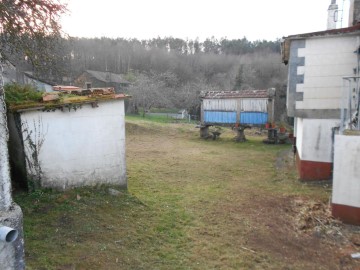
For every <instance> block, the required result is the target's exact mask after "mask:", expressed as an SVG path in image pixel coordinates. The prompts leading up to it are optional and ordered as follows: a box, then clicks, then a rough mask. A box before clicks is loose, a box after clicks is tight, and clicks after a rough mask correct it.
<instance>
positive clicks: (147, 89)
mask: <svg viewBox="0 0 360 270" xmlns="http://www.w3.org/2000/svg"><path fill="white" fill-rule="evenodd" d="M160 77H161V74H160V75H155V74H154V75H151V76H149V75H146V74H139V75H138V76H137V78H136V82H135V83H134V84H133V85H132V86H131V87H130V88H129V93H130V94H131V95H132V103H133V106H134V108H136V109H137V108H139V107H141V108H142V109H143V117H145V113H146V112H147V111H149V110H150V109H151V108H152V107H154V106H157V107H166V106H169V105H170V101H169V100H168V99H167V98H166V94H165V92H166V91H165V88H166V83H165V82H164V81H162V80H161V79H160ZM136 109H135V111H136Z"/></svg>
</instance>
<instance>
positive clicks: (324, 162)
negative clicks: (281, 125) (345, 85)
mask: <svg viewBox="0 0 360 270" xmlns="http://www.w3.org/2000/svg"><path fill="white" fill-rule="evenodd" d="M295 123H296V128H295V131H296V133H295V135H296V148H297V167H298V170H299V175H300V178H301V179H302V180H326V179H330V178H331V176H332V162H333V161H332V160H333V148H332V147H333V128H334V127H338V126H339V124H340V120H337V119H303V118H296V121H295Z"/></svg>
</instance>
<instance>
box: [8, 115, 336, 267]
mask: <svg viewBox="0 0 360 270" xmlns="http://www.w3.org/2000/svg"><path fill="white" fill-rule="evenodd" d="M126 128H127V138H126V140H127V167H128V190H127V191H125V190H123V191H121V194H120V195H118V196H113V195H110V194H109V192H108V189H109V187H107V186H100V187H92V188H91V187H90V188H89V187H87V188H79V189H73V190H69V191H66V192H58V191H52V190H42V191H37V192H35V193H31V194H24V193H19V194H16V196H15V200H16V202H17V203H18V204H20V206H21V207H22V209H23V212H24V232H25V247H26V263H27V269H331V268H329V265H330V266H331V265H332V264H333V263H334V261H335V259H329V256H330V255H329V254H327V253H329V252H331V251H332V246H329V245H328V244H327V243H326V242H323V241H322V240H321V239H318V238H316V237H313V236H311V235H310V236H309V235H305V236H301V235H299V233H298V232H297V231H296V230H295V229H294V227H295V225H296V224H295V221H294V216H295V215H296V213H295V211H294V209H293V208H292V205H293V201H294V200H298V199H299V198H301V199H302V200H305V201H306V200H316V201H319V202H322V203H324V202H327V201H328V199H329V195H330V190H329V188H328V187H327V186H324V185H308V184H304V183H301V182H299V181H298V180H297V176H296V173H295V171H294V166H293V165H294V164H293V160H292V159H291V157H290V158H284V159H283V160H282V161H281V162H280V163H281V164H280V165H279V164H278V163H279V156H280V154H279V153H285V152H287V151H288V150H289V149H290V146H289V145H265V144H263V143H262V139H263V138H262V137H250V136H248V139H249V140H248V141H247V142H245V143H235V142H234V141H233V139H232V137H233V136H234V134H233V133H232V132H231V131H230V130H227V129H225V130H224V131H223V134H222V135H221V136H220V139H219V140H217V141H212V140H209V141H206V140H201V139H200V138H199V134H198V133H199V132H198V129H195V128H194V125H189V124H164V123H157V122H152V121H147V120H142V119H138V118H134V117H127V127H126ZM287 156H288V155H285V157H287ZM277 161H278V162H277ZM276 164H278V165H279V166H277V165H276ZM113 188H115V189H116V187H113ZM336 262H337V261H336Z"/></svg>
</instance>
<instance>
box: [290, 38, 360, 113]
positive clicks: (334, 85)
mask: <svg viewBox="0 0 360 270" xmlns="http://www.w3.org/2000/svg"><path fill="white" fill-rule="evenodd" d="M359 45H360V40H359V37H356V36H336V37H334V36H333V37H321V38H312V39H310V38H309V39H307V40H306V46H305V48H300V49H298V55H299V57H305V66H302V67H299V68H298V71H297V73H298V75H304V84H299V85H297V89H296V91H297V92H303V93H304V99H303V101H296V109H339V108H340V98H341V95H342V92H341V89H342V84H343V80H342V77H343V76H351V75H353V74H354V72H353V69H354V68H356V67H357V57H356V54H355V53H354V51H355V50H356V49H357V48H358V47H359Z"/></svg>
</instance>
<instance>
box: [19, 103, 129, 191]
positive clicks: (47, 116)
mask: <svg viewBox="0 0 360 270" xmlns="http://www.w3.org/2000/svg"><path fill="white" fill-rule="evenodd" d="M98 105H99V107H97V108H92V106H91V105H90V104H84V105H83V106H82V108H81V109H77V110H76V111H74V110H73V109H72V110H71V111H69V110H68V109H64V111H60V110H56V111H55V112H42V111H28V112H23V113H21V122H22V125H23V130H24V128H25V126H26V125H27V126H28V127H29V129H30V130H32V134H31V138H32V140H33V141H35V140H36V138H35V136H37V137H38V138H39V137H40V138H41V137H43V138H44V143H43V145H42V147H41V150H40V154H39V161H40V166H41V170H42V173H43V174H42V180H41V184H42V186H44V187H56V188H61V189H65V188H68V187H75V186H82V185H94V184H101V183H111V184H117V185H122V186H126V163H125V119H124V101H123V100H111V101H103V102H99V104H98ZM39 124H40V125H39ZM34 126H35V127H36V129H37V130H35V127H34ZM36 134H40V136H39V135H36ZM25 135H26V132H23V137H24V138H25ZM27 152H29V151H28V150H27ZM27 155H30V153H27ZM27 169H28V171H30V170H29V168H27Z"/></svg>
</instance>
